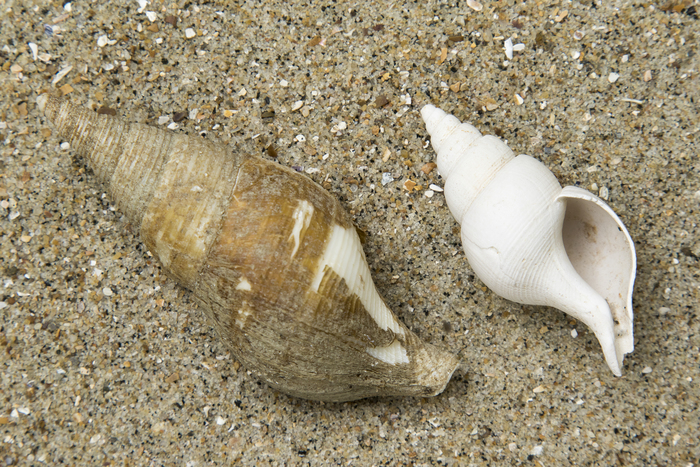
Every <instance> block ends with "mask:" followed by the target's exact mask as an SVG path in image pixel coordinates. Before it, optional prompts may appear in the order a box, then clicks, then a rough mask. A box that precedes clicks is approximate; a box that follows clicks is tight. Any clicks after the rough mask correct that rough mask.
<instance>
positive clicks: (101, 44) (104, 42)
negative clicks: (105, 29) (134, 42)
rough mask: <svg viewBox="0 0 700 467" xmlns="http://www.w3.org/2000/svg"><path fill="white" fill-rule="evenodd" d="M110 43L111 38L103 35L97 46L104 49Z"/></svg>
mask: <svg viewBox="0 0 700 467" xmlns="http://www.w3.org/2000/svg"><path fill="white" fill-rule="evenodd" d="M108 43H109V38H108V37H107V36H106V35H105V34H103V35H101V36H100V37H98V38H97V46H98V47H104V46H105V45H107V44H108Z"/></svg>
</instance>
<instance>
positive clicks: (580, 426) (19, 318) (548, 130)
mask: <svg viewBox="0 0 700 467" xmlns="http://www.w3.org/2000/svg"><path fill="white" fill-rule="evenodd" d="M470 3H471V2H470ZM697 3H698V2H697V1H695V2H693V1H684V2H683V1H675V0H672V1H670V2H649V3H644V4H642V3H639V2H621V1H620V2H598V1H590V0H584V1H580V2H568V1H564V2H534V1H533V2H527V4H525V3H521V2H513V1H500V2H484V6H483V9H482V10H481V11H475V10H474V9H472V8H470V7H469V6H468V5H467V4H466V2H465V1H463V0H460V1H429V2H406V3H401V2H393V3H386V4H384V5H381V6H380V5H372V4H371V3H370V2H330V1H321V2H313V3H311V4H307V3H304V2H300V1H297V0H291V1H289V2H267V3H265V4H262V5H261V4H259V3H256V2H208V3H206V4H198V3H197V2H191V1H181V2H179V3H171V2H160V1H155V2H150V3H148V4H147V5H145V2H144V7H143V8H141V7H140V5H139V3H138V2H136V1H129V2H127V1H115V2H90V3H87V2H78V1H76V2H73V3H72V4H71V5H70V6H69V7H68V8H66V7H64V6H63V5H62V4H61V3H60V2H53V3H48V2H38V1H37V2H34V1H30V0H25V1H8V0H0V7H1V8H2V12H1V13H0V17H1V18H2V22H1V23H0V24H1V27H0V86H2V93H1V94H0V99H1V100H0V102H1V103H0V140H1V141H2V144H1V145H0V151H1V153H2V157H1V158H0V202H1V203H2V204H1V206H2V207H1V209H0V215H1V220H0V238H1V242H2V246H1V247H0V257H1V258H2V259H1V260H0V261H1V263H2V267H1V269H0V275H1V276H2V283H1V285H0V298H1V300H2V301H0V378H1V381H0V398H1V405H0V432H1V436H0V465H48V464H51V465H56V464H59V463H64V464H67V465H76V464H82V465H88V464H89V465H188V466H199V465H226V464H230V463H232V462H233V461H234V460H238V461H239V462H240V464H241V465H253V464H258V465H262V464H265V465H307V464H311V465H495V464H516V465H517V464H529V465H565V464H568V463H571V464H578V465H583V464H587V465H677V466H686V465H687V466H690V465H698V462H700V444H699V442H698V437H699V436H700V428H699V425H700V415H699V414H698V400H699V399H700V390H699V389H698V384H699V383H700V374H699V373H700V361H699V356H698V354H699V346H700V321H699V320H698V299H699V298H700V277H699V276H700V273H699V269H698V257H699V256H700V238H699V237H698V221H699V220H700V216H699V214H698V213H699V212H700V181H699V180H698V173H700V163H699V162H698V156H697V153H698V149H697V143H696V141H697V138H698V130H699V128H700V127H699V126H698V117H697V115H698V103H699V102H700V93H699V83H698V40H699V39H700V22H699V20H698V14H699V11H698V9H700V5H698V4H697ZM608 4H609V5H608ZM190 28H191V29H192V32H193V35H194V37H191V38H188V35H187V33H186V30H187V29H190ZM507 38H512V41H513V43H514V44H520V43H522V44H524V49H523V50H517V51H516V52H515V53H514V57H513V59H512V60H510V61H507V62H506V60H507V59H506V56H505V53H504V48H503V43H504V40H505V39H507ZM30 42H31V43H34V44H36V45H37V48H36V57H35V56H34V54H33V51H32V49H31V48H30V46H29V43H30ZM66 67H72V68H71V69H70V71H69V72H68V73H67V74H66V75H65V76H63V77H60V73H61V70H63V69H65V68H66ZM57 75H58V76H57ZM57 78H59V79H58V81H57V82H56V83H52V81H54V80H56V79H57ZM51 88H60V90H61V92H62V93H64V94H67V95H68V96H69V97H70V98H71V99H72V100H73V101H74V102H78V103H82V104H84V105H87V106H91V107H93V108H99V107H105V108H109V109H114V110H115V111H116V112H117V114H119V115H121V116H123V117H125V118H127V119H129V120H131V121H138V122H147V123H150V124H153V125H161V126H162V127H168V126H169V125H171V124H172V123H174V122H173V119H175V120H178V122H177V125H176V126H177V128H175V129H173V130H172V131H182V132H185V133H188V134H192V135H194V134H198V133H200V132H205V137H207V138H212V139H218V140H221V141H227V142H230V143H231V144H232V145H234V144H235V145H236V146H237V147H236V149H235V150H238V151H246V152H249V153H254V154H259V155H261V156H263V157H270V154H271V153H274V152H276V154H277V160H278V161H279V162H280V163H281V164H284V165H287V166H297V167H300V168H301V167H303V169H304V171H305V172H307V173H308V176H309V177H311V178H312V179H313V180H315V181H317V182H319V183H321V184H323V185H324V186H325V187H326V188H327V189H328V190H329V191H330V192H331V193H333V194H334V195H335V196H337V197H338V198H339V199H340V200H341V202H342V204H343V205H344V206H345V207H346V208H347V210H348V211H350V213H351V214H353V216H354V219H355V222H356V223H357V225H358V226H359V227H360V228H361V229H363V230H365V231H366V232H367V234H368V235H367V243H366V244H365V251H366V253H367V256H368V261H369V264H370V268H371V269H372V272H373V274H374V277H375V281H376V284H377V287H378V289H379V290H380V291H381V293H382V294H383V295H384V297H385V298H386V301H387V303H388V305H389V306H390V307H391V308H392V309H393V310H394V311H395V312H396V314H397V315H398V316H399V318H400V319H401V320H403V321H404V322H405V323H406V324H407V325H408V326H409V327H410V328H411V329H412V330H414V331H415V332H416V333H418V334H419V335H420V336H421V337H422V338H424V339H425V340H427V341H430V342H433V343H435V344H437V345H440V346H443V347H444V348H449V349H452V350H453V351H454V352H461V353H460V358H461V359H462V361H463V368H462V369H460V370H458V371H457V373H456V374H455V376H454V378H453V380H452V381H451V382H450V384H449V385H448V386H447V389H446V390H445V392H444V393H443V394H442V395H440V396H438V397H435V398H431V399H410V398H409V399H401V398H388V399H387V398H385V399H369V400H364V401H359V402H352V403H344V404H323V403H317V402H309V401H304V400H299V399H294V398H290V397H287V396H285V395H283V394H280V393H278V392H276V391H274V390H272V389H270V388H269V387H267V386H266V385H264V384H261V383H258V382H257V381H255V380H254V379H252V378H251V377H250V376H249V375H248V374H247V372H246V370H245V368H242V367H240V365H239V364H238V363H237V362H236V361H235V357H234V356H232V355H230V354H229V352H227V351H226V350H225V349H224V348H223V347H222V346H221V344H220V343H219V342H217V341H216V340H215V339H214V337H213V335H212V330H211V328H210V327H209V326H208V325H207V324H206V323H205V322H203V320H202V314H201V312H200V311H199V310H198V309H197V308H196V306H195V305H194V303H193V301H192V299H191V297H190V296H189V294H188V293H186V292H184V291H183V290H182V289H181V288H179V287H178V286H176V285H175V284H174V283H173V282H172V281H170V280H169V279H167V278H166V277H165V276H164V275H163V274H162V273H161V271H160V269H159V267H158V265H157V264H154V262H153V261H151V260H149V257H148V256H147V254H146V251H145V248H144V247H143V246H142V245H141V244H140V241H139V240H138V238H137V236H136V235H135V233H134V232H131V231H130V230H129V229H128V228H127V226H126V222H125V221H124V219H123V218H122V217H121V216H120V214H119V213H118V212H115V211H114V210H113V209H111V203H110V200H109V199H108V198H106V196H103V192H102V191H101V189H100V187H99V186H97V185H96V184H95V180H94V177H92V175H91V173H90V172H89V171H87V170H86V169H84V167H83V166H82V164H81V162H80V161H78V160H77V159H76V157H75V155H74V154H73V153H72V152H71V151H70V150H66V149H62V148H61V146H60V143H61V142H62V140H60V139H59V138H58V137H57V136H56V134H55V132H54V131H53V129H52V127H50V126H49V125H48V124H47V122H46V121H45V119H44V118H43V116H42V115H40V114H39V112H38V111H37V108H36V97H37V95H38V93H39V92H42V91H46V90H49V89H51ZM516 93H517V94H518V95H519V96H520V97H522V99H523V102H522V104H520V105H519V103H518V100H517V98H516V97H515V94H516ZM299 101H301V104H296V103H297V102H299ZM428 102H432V103H434V104H436V105H439V106H440V107H442V108H443V109H445V110H447V111H449V112H451V113H454V114H455V115H456V116H457V117H459V118H460V119H462V120H468V121H470V122H472V123H473V124H475V125H476V126H477V127H479V128H480V129H481V130H482V131H483V132H485V133H490V134H497V135H500V136H501V137H502V138H504V139H507V140H508V142H509V144H510V145H511V147H513V148H514V149H515V150H516V152H524V153H528V154H531V155H533V156H534V157H536V158H538V159H539V160H541V161H542V162H544V163H545V164H546V165H547V166H548V167H549V168H551V170H552V171H553V172H554V174H555V175H556V176H557V177H558V179H559V181H560V182H561V183H562V184H563V185H569V184H574V185H578V186H581V187H584V188H586V189H589V190H593V191H599V190H600V189H601V188H605V189H607V191H608V200H609V204H610V205H611V206H612V207H613V209H615V211H616V212H617V213H618V215H619V216H620V217H621V218H622V219H623V221H624V222H625V223H626V225H627V226H628V228H629V231H630V234H631V236H632V238H633V239H634V240H635V243H636V247H637V253H638V262H639V267H638V275H637V283H636V288H635V291H636V293H635V299H634V302H635V341H636V343H635V345H636V348H635V351H634V353H632V354H631V355H628V356H627V358H626V359H625V363H624V369H623V371H624V376H623V377H622V378H616V377H614V376H613V375H612V373H611V372H610V371H609V369H608V368H607V366H606V365H605V363H604V361H603V357H602V352H601V350H600V347H599V345H598V342H597V341H596V339H595V337H594V335H593V334H592V333H591V332H589V331H588V329H587V328H585V327H584V326H583V325H582V324H580V323H577V322H576V321H574V320H572V319H571V318H569V317H567V316H566V315H564V314H563V313H561V312H559V311H556V310H554V309H550V308H544V307H532V306H521V305H518V304H515V303H512V302H509V301H506V300H504V299H501V298H499V297H497V296H496V295H494V294H493V293H492V292H491V291H489V290H488V289H486V288H485V287H484V285H483V284H482V283H481V282H480V281H479V280H478V279H477V278H475V277H474V274H473V273H472V272H471V270H470V268H469V266H468V263H467V261H466V259H465V257H464V254H463V253H462V252H461V245H460V240H459V237H458V232H459V230H458V225H457V223H456V222H455V221H454V220H453V218H452V217H451V215H450V213H449V211H448V209H447V206H446V205H445V202H444V196H443V195H442V194H441V193H435V194H434V196H432V197H428V196H426V191H427V190H428V186H429V184H431V183H434V184H437V185H442V180H441V178H440V177H439V175H438V174H437V171H433V172H431V173H430V174H428V175H426V174H425V173H423V172H422V171H421V168H422V167H423V166H424V165H425V164H426V163H428V162H430V161H432V160H433V158H434V153H433V151H432V148H430V147H429V146H427V145H426V141H428V137H427V133H426V131H425V128H424V125H423V122H422V120H421V119H420V115H419V113H418V111H419V109H420V108H421V107H422V105H424V104H426V103H428ZM297 107H298V108H297ZM295 108H296V110H293V109H295ZM173 127H175V125H173ZM298 135H302V137H298ZM300 140H303V141H300ZM270 146H272V148H274V150H269V149H268V148H269V147H270ZM326 155H327V157H326ZM310 169H311V170H310ZM383 173H390V174H391V175H392V178H394V179H395V181H393V182H391V183H388V184H387V185H382V183H381V181H382V174H383ZM406 179H410V180H411V181H413V182H415V183H416V184H417V186H416V187H415V189H414V190H413V191H412V192H410V193H408V192H407V191H406V190H405V189H403V188H402V187H403V184H404V181H405V180H406ZM574 329H575V330H576V331H577V334H578V336H577V337H575V338H574V337H572V330H574ZM535 389H537V391H534V390H535Z"/></svg>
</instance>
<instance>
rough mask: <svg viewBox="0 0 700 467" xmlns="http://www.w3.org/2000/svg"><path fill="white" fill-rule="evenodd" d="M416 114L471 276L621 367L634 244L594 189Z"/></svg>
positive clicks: (430, 109) (629, 326)
mask: <svg viewBox="0 0 700 467" xmlns="http://www.w3.org/2000/svg"><path fill="white" fill-rule="evenodd" d="M421 114H422V116H423V119H424V120H425V124H426V128H427V130H428V133H430V135H431V142H432V145H433V148H434V149H435V152H436V153H437V165H438V170H439V172H440V174H441V175H442V176H443V177H444V178H445V197H446V200H447V204H448V206H449V208H450V211H451V212H452V215H453V216H454V217H455V219H457V221H458V222H459V223H460V224H461V226H462V233H461V236H462V245H463V246H464V251H465V253H466V256H467V259H468V260H469V264H470V265H471V267H472V268H473V269H474V271H475V272H476V274H477V275H478V276H479V278H480V279H481V280H482V281H483V282H484V283H485V284H486V285H487V286H488V287H489V288H491V289H492V290H493V291H494V292H496V293H497V294H499V295H501V296H503V297H505V298H507V299H509V300H513V301H516V302H520V303H525V304H529V305H547V306H552V307H555V308H558V309H560V310H562V311H564V312H566V313H568V314H569V315H571V316H573V317H575V318H576V319H579V320H581V321H583V322H584V323H585V324H586V325H587V326H588V327H590V328H591V330H593V332H594V333H595V335H596V337H597V338H598V340H599V342H600V344H601V347H602V349H603V354H604V356H605V360H606V362H607V363H608V366H609V367H610V369H611V370H612V372H613V373H614V374H615V375H618V376H620V375H621V374H622V373H621V366H622V361H623V358H624V355H625V354H627V353H630V352H632V351H633V350H634V338H633V312H632V291H633V287H634V277H635V271H636V256H635V251H634V243H633V242H632V239H631V238H630V236H629V233H628V232H627V229H626V228H625V226H624V224H623V223H622V221H621V220H620V219H619V217H617V215H616V214H615V213H614V212H613V211H612V209H611V208H610V207H609V206H608V205H607V204H605V203H604V202H603V200H601V199H600V198H598V197H597V196H595V195H593V194H591V193H589V192H588V191H586V190H582V189H580V188H576V187H565V188H563V189H562V187H561V185H559V182H558V181H557V179H556V177H554V175H553V174H552V173H551V172H550V171H549V169H547V167H546V166H545V165H544V164H542V163H541V162H539V161H537V160H536V159H534V158H532V157H530V156H527V155H519V156H517V157H516V156H515V154H514V153H513V151H511V149H510V148H509V147H508V146H507V145H506V144H505V143H504V142H503V141H501V140H500V139H498V138H496V137H494V136H482V134H481V133H480V132H479V131H478V130H477V129H476V128H475V127H474V126H472V125H470V124H468V123H460V121H459V120H458V119H457V118H455V117H454V116H452V115H448V114H447V113H445V112H443V111H442V110H440V109H438V108H437V107H434V106H432V105H426V106H425V107H424V108H423V109H422V110H421Z"/></svg>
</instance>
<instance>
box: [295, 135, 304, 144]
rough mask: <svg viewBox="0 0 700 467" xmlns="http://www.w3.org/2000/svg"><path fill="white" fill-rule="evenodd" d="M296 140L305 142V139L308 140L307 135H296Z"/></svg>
mask: <svg viewBox="0 0 700 467" xmlns="http://www.w3.org/2000/svg"><path fill="white" fill-rule="evenodd" d="M294 141H296V142H297V143H303V142H304V141H306V136H304V135H296V136H295V137H294Z"/></svg>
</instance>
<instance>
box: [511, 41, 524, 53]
mask: <svg viewBox="0 0 700 467" xmlns="http://www.w3.org/2000/svg"><path fill="white" fill-rule="evenodd" d="M513 50H514V51H515V52H522V51H523V50H525V44H522V43H520V44H515V45H514V46H513Z"/></svg>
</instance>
